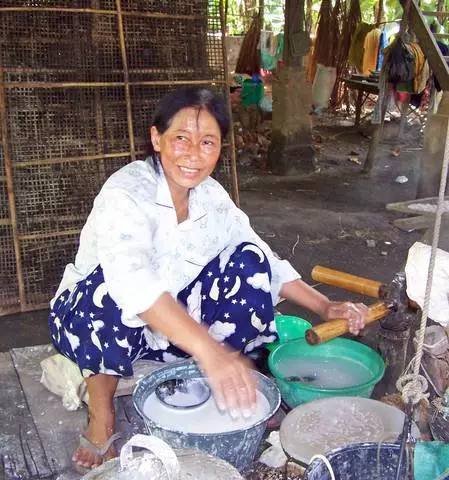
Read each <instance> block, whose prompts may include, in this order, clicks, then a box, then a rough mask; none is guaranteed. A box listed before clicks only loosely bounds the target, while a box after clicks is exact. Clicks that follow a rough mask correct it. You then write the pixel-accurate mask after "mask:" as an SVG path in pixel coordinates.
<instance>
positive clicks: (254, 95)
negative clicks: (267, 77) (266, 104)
mask: <svg viewBox="0 0 449 480" xmlns="http://www.w3.org/2000/svg"><path fill="white" fill-rule="evenodd" d="M240 98H241V100H242V104H243V105H244V106H245V107H249V106H251V105H259V102H260V101H261V100H262V98H263V82H262V80H261V79H260V78H251V79H246V80H244V81H243V86H242V90H241V92H240Z"/></svg>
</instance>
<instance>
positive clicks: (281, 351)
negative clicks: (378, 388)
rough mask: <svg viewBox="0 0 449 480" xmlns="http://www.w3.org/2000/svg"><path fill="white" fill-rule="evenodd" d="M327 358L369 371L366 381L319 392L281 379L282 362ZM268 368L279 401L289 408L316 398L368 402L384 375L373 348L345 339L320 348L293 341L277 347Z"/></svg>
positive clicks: (269, 358) (382, 363) (381, 360)
mask: <svg viewBox="0 0 449 480" xmlns="http://www.w3.org/2000/svg"><path fill="white" fill-rule="evenodd" d="M317 356H318V357H327V360H331V359H332V358H339V359H345V360H347V362H348V364H349V362H351V363H352V364H353V365H351V367H352V368H354V369H355V368H357V365H360V369H362V368H363V369H364V370H368V371H369V373H370V375H369V376H367V380H366V381H365V382H364V383H361V384H359V385H355V386H351V387H346V388H321V387H319V386H313V385H310V384H305V383H301V382H291V381H287V380H285V379H284V376H283V374H282V372H281V370H280V368H282V363H283V362H292V359H295V361H298V362H301V361H302V360H304V359H306V358H307V357H313V358H314V359H316V357H317ZM268 367H269V369H270V371H271V373H272V374H273V375H274V377H275V378H276V381H277V384H278V386H279V389H280V391H281V395H282V398H283V399H284V400H285V402H286V403H287V404H288V405H289V406H290V407H292V408H293V407H295V406H297V405H299V404H301V403H306V402H310V401H312V400H316V399H318V398H328V397H337V396H358V397H366V398H369V397H370V396H371V393H372V392H373V389H374V387H375V385H376V383H377V382H379V381H380V380H381V378H382V377H383V375H384V373H385V364H384V361H383V359H382V357H381V356H380V355H379V354H378V353H376V352H375V351H374V350H373V349H372V348H369V347H367V346H366V345H363V344H361V343H360V342H356V341H354V340H349V339H346V338H335V339H333V340H330V341H329V342H326V343H323V344H320V345H314V346H312V345H309V344H308V343H307V342H306V341H305V340H304V339H299V340H293V341H290V342H287V343H281V344H280V345H278V346H277V347H276V348H275V349H274V350H273V351H272V352H271V353H270V355H269V357H268Z"/></svg>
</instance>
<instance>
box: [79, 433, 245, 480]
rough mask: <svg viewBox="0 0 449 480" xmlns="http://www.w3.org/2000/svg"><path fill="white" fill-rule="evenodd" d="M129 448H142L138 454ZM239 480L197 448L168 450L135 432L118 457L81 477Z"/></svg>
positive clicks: (232, 470) (158, 441) (104, 479)
mask: <svg viewBox="0 0 449 480" xmlns="http://www.w3.org/2000/svg"><path fill="white" fill-rule="evenodd" d="M133 447H138V448H140V449H142V448H143V449H145V450H144V451H139V452H138V453H135V452H133ZM181 478H182V479H187V478H195V480H222V479H224V478H226V479H227V480H243V477H242V476H241V475H240V474H239V473H238V472H237V470H236V469H235V468H234V467H232V466H231V465H229V463H226V462H225V461H224V460H221V459H220V458H216V457H213V456H212V455H206V454H205V453H202V452H198V451H197V450H172V449H171V448H170V446H169V445H167V444H166V443H165V442H164V441H162V440H161V439H159V438H156V437H151V436H147V435H141V434H138V435H135V436H134V437H132V438H131V439H130V440H129V441H128V442H126V443H125V445H123V447H122V449H121V452H120V457H119V458H113V459H111V460H108V461H107V462H105V463H103V464H102V465H100V466H99V467H97V468H94V469H93V470H92V471H90V472H88V473H87V474H86V475H85V476H84V477H82V480H172V479H181Z"/></svg>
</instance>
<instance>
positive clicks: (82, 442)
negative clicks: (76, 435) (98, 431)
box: [72, 432, 122, 475]
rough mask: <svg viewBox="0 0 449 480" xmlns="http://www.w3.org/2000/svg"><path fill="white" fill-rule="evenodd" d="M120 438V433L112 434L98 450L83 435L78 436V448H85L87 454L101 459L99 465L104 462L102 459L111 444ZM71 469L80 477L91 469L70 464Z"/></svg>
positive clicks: (74, 463)
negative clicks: (87, 451) (89, 453)
mask: <svg viewBox="0 0 449 480" xmlns="http://www.w3.org/2000/svg"><path fill="white" fill-rule="evenodd" d="M121 437H122V434H121V433H118V432H117V433H114V434H113V435H111V436H110V437H109V439H108V440H107V441H106V443H105V444H104V445H103V446H101V447H100V448H99V447H97V446H96V445H94V444H93V443H92V442H91V441H90V440H89V439H88V438H86V437H85V436H84V435H81V436H80V443H79V446H80V447H83V448H86V449H87V450H89V452H91V453H93V454H94V455H97V456H98V457H101V463H103V462H104V457H105V455H106V454H107V453H108V450H109V449H110V448H111V446H112V444H113V443H114V442H116V441H117V440H118V439H120V438H121ZM72 464H73V468H74V469H75V470H76V471H77V472H78V473H80V474H81V475H85V474H86V473H88V472H90V471H91V470H92V468H91V467H83V466H82V465H80V464H79V463H77V462H72Z"/></svg>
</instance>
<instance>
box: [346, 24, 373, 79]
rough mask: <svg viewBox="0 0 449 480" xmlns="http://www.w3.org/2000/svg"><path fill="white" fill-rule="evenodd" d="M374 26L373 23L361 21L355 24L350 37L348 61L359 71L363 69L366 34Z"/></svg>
mask: <svg viewBox="0 0 449 480" xmlns="http://www.w3.org/2000/svg"><path fill="white" fill-rule="evenodd" d="M374 28H375V25H371V24H369V23H365V22H361V23H359V24H358V25H357V28H356V29H355V32H354V34H353V35H352V38H351V46H350V48H349V54H348V62H349V64H350V65H353V66H354V67H356V68H357V70H359V71H360V72H361V71H362V70H363V52H364V45H365V38H366V35H367V34H368V33H369V32H371V30H373V29H374Z"/></svg>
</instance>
